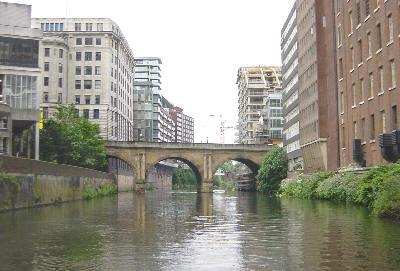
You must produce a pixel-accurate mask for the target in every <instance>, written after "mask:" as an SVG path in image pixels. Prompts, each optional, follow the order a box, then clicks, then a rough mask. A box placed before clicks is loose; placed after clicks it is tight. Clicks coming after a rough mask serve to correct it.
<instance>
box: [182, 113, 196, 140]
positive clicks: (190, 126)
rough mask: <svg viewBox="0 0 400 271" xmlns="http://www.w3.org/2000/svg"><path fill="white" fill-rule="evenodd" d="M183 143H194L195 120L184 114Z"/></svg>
mask: <svg viewBox="0 0 400 271" xmlns="http://www.w3.org/2000/svg"><path fill="white" fill-rule="evenodd" d="M182 143H194V119H193V118H192V117H190V116H188V115H186V114H182Z"/></svg>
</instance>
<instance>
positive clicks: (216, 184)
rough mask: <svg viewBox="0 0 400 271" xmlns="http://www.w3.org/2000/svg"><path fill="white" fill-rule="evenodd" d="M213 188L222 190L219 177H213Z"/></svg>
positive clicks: (222, 181) (221, 182)
mask: <svg viewBox="0 0 400 271" xmlns="http://www.w3.org/2000/svg"><path fill="white" fill-rule="evenodd" d="M213 186H214V187H218V188H222V187H223V186H224V180H223V178H222V177H221V176H217V175H215V176H214V177H213Z"/></svg>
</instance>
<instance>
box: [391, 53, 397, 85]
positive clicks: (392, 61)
mask: <svg viewBox="0 0 400 271" xmlns="http://www.w3.org/2000/svg"><path fill="white" fill-rule="evenodd" d="M395 65H396V64H395V63H394V59H392V60H390V75H391V77H392V87H391V88H395V87H396V66H395Z"/></svg>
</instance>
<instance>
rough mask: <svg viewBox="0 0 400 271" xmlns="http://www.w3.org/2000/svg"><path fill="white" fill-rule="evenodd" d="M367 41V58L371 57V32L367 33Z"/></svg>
mask: <svg viewBox="0 0 400 271" xmlns="http://www.w3.org/2000/svg"><path fill="white" fill-rule="evenodd" d="M367 40H368V57H372V38H371V32H368V33H367Z"/></svg>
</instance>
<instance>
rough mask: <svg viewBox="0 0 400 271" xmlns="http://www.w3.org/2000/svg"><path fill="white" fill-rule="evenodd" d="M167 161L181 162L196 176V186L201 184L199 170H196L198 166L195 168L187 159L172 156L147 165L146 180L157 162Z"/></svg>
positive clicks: (163, 157) (160, 158)
mask: <svg viewBox="0 0 400 271" xmlns="http://www.w3.org/2000/svg"><path fill="white" fill-rule="evenodd" d="M167 159H174V160H178V161H181V162H183V163H185V164H186V165H188V166H189V168H190V169H191V170H193V172H194V175H195V176H196V180H197V184H199V183H201V181H202V176H201V173H200V169H199V168H198V166H196V165H195V163H193V162H192V161H190V160H188V159H187V158H183V157H181V156H174V155H166V156H162V157H159V158H158V159H157V160H158V161H157V162H156V163H154V162H152V163H149V164H148V165H147V166H146V178H147V177H148V175H149V173H150V170H151V168H153V167H154V166H155V165H157V164H158V163H159V162H162V161H165V160H167Z"/></svg>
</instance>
